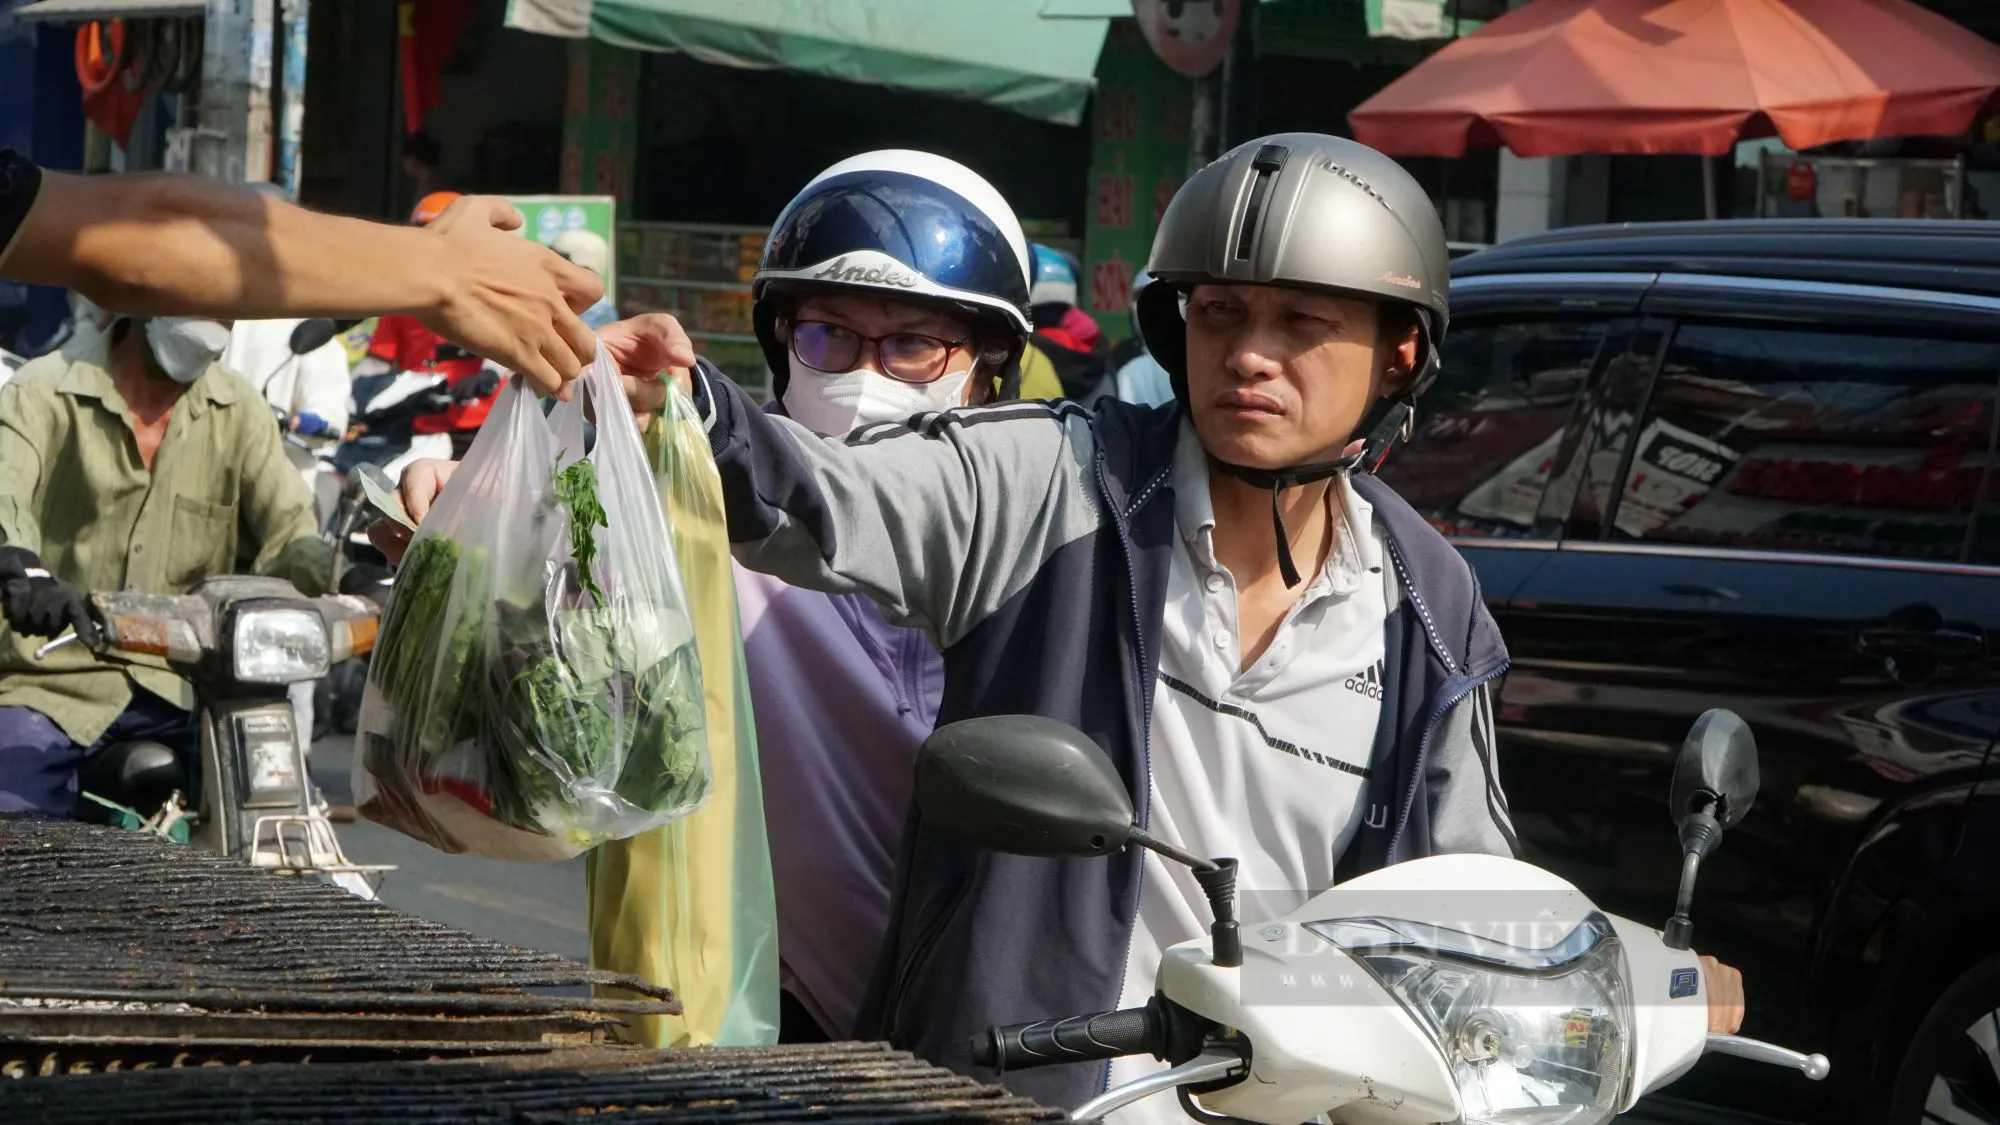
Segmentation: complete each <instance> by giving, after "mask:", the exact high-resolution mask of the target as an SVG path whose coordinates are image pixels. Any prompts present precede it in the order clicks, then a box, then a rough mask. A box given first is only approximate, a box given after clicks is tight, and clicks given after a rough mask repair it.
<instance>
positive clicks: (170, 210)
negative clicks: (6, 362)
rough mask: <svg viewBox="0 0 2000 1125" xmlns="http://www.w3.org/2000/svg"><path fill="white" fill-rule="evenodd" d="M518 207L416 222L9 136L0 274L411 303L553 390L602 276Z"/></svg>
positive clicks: (160, 294)
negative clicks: (50, 163)
mask: <svg viewBox="0 0 2000 1125" xmlns="http://www.w3.org/2000/svg"><path fill="white" fill-rule="evenodd" d="M10 201H11V203H10ZM10 206H11V209H12V210H13V211H14V212H15V213H16V214H18V215H19V216H20V219H19V229H18V230H16V231H12V232H10V231H9V230H8V229H7V226H8V224H7V223H6V222H5V221H4V220H5V218H6V215H5V214H4V212H6V211H7V210H9V208H10ZM520 223H521V219H520V216H519V214H517V213H516V212H515V211H514V209H513V208H512V207H510V206H508V205H507V204H506V203H505V202H504V201H502V200H498V199H492V198H479V197H468V198H466V199H462V200H460V201H458V202H457V203H455V204H453V205H452V207H451V208H450V209H449V210H447V211H446V212H445V213H444V215H443V216H441V217H439V218H438V219H437V220H436V221H435V222H433V223H431V225H430V226H428V227H424V228H421V229H420V228H416V227H402V226H390V225H386V224H382V223H371V222H366V221H363V220H360V219H349V218H342V217H340V216H336V215H326V214H321V213H319V212H315V211H308V210H306V209H304V208H301V207H294V206H291V205H290V204H287V203H283V202H281V201H279V200H276V199H272V198H269V197H267V196H264V195H260V194H258V193H257V192H254V191H250V190H248V189H246V188H239V187H231V186H228V185H225V184H221V183H217V182H215V181H212V180H206V179H202V178H200V177H196V176H182V175H171V174H164V173H154V174H144V175H124V176H70V175H63V174H61V173H56V172H47V171H42V170H39V169H36V168H35V167H34V166H33V165H31V164H28V163H27V161H26V160H24V159H23V158H22V157H20V155H19V154H17V153H12V152H5V151H0V276H4V277H9V278H14V279H16V280H20V281H26V282H30V283H32V284H37V285H59V286H64V287H67V288H70V289H75V290H77V291H78V292H80V293H82V294H84V295H85V296H87V297H89V298H90V299H91V300H93V301H96V302H97V303H98V304H99V305H102V306H104V307H105V308H107V309H111V310H113V311H116V312H121V313H129V314H132V315H137V316H150V315H168V314H176V315H193V316H213V317H218V318H225V319H227V318H237V319H265V318H273V317H294V316H330V317H365V316H374V315H377V314H381V313H407V314H410V315H413V316H416V317H417V318H419V319H420V320H422V321H423V322H424V323H425V324H426V325H428V326H429V327H430V328H431V329H433V330H434V331H436V332H437V333H438V334H439V335H442V336H444V337H446V338H447V339H450V340H452V341H454V342H456V343H458V344H460V345H461V346H463V347H465V348H466V349H468V350H470V351H472V352H474V353H476V354H479V355H483V356H487V357H489V358H492V359H495V360H498V361H499V362H501V363H503V364H505V365H506V366H508V367H510V368H512V369H514V370H517V371H522V372H524V373H526V374H527V375H528V377H529V379H530V380H531V381H532V382H534V384H535V385H536V387H537V388H539V389H541V390H543V391H545V392H553V391H555V390H556V389H557V388H559V387H560V386H562V385H563V384H564V383H565V382H566V381H567V380H569V379H570V378H572V377H574V376H575V375H576V373H577V371H578V370H580V369H581V368H582V365H583V364H585V363H587V362H589V360H590V358H591V356H592V355H593V354H594V352H595V343H594V342H593V340H592V337H591V333H590V330H589V329H587V328H585V327H584V325H583V322H582V321H581V320H580V319H578V318H577V315H576V314H577V312H578V311H580V310H582V309H586V308H589V307H590V305H591V304H592V303H593V302H595V301H596V300H597V299H598V297H599V296H601V295H602V294H603V283H602V282H600V281H599V280H598V278H597V276H596V275H595V274H592V273H590V272H589V271H588V270H584V269H580V268H578V267H576V266H573V265H571V264H570V263H568V262H566V261H564V260H563V259H562V258H561V257H560V256H558V255H556V254H555V253H553V252H551V251H550V250H548V249H547V248H545V247H543V246H541V245H539V244H537V243H536V242H534V241H533V240H532V239H526V238H522V237H520V236H519V235H516V234H513V233H511V232H512V231H513V230H515V229H516V228H518V227H519V226H520ZM10 233H11V234H12V237H11V239H10V238H9V234H10Z"/></svg>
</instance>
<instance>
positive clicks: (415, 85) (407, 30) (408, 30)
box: [396, 0, 472, 133]
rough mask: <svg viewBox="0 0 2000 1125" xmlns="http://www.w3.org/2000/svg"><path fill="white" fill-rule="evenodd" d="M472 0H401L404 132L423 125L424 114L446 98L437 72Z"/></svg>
mask: <svg viewBox="0 0 2000 1125" xmlns="http://www.w3.org/2000/svg"><path fill="white" fill-rule="evenodd" d="M471 11H472V0H401V2H400V3H398V4H397V5H396V28H397V32H398V44H399V46H400V48H401V54H402V62H403V131H404V132H406V133H414V132H416V131H417V130H418V129H421V128H423V124H424V114H426V113H429V112H430V111H431V110H433V109H436V108H437V107H438V105H439V104H440V103H441V102H443V101H444V95H443V94H442V93H440V92H439V90H438V71H439V70H441V69H443V67H444V63H445V60H446V59H448V58H450V57H451V49H452V47H453V46H454V45H455V44H456V43H457V42H458V32H459V29H460V28H462V27H464V26H465V17H466V15H467V14H468V13H470V12H471Z"/></svg>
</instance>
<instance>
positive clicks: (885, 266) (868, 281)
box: [812, 254, 921, 289]
mask: <svg viewBox="0 0 2000 1125" xmlns="http://www.w3.org/2000/svg"><path fill="white" fill-rule="evenodd" d="M847 259H848V255H845V254H842V255H841V256H840V257H838V258H835V259H834V260H833V261H832V262H830V263H828V264H827V265H826V266H825V267H824V268H822V269H821V270H820V271H819V272H818V273H816V274H814V275H812V276H813V280H814V281H841V282H849V283H853V284H860V285H894V286H896V287H898V288H901V289H915V288H916V287H917V284H918V282H919V281H920V280H921V279H920V278H919V277H918V276H917V275H916V274H914V273H912V272H910V271H909V270H906V269H903V268H901V267H899V266H897V265H894V264H892V263H890V262H888V261H886V260H884V261H878V262H876V263H875V264H872V265H870V264H866V263H865V262H857V263H856V264H854V265H849V264H848V262H847Z"/></svg>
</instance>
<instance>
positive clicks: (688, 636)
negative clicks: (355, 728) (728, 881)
mask: <svg viewBox="0 0 2000 1125" xmlns="http://www.w3.org/2000/svg"><path fill="white" fill-rule="evenodd" d="M577 386H578V393H577V394H576V396H575V397H574V399H573V400H572V401H571V402H568V403H563V404H559V405H557V406H556V408H555V409H554V410H553V411H552V412H551V413H550V414H549V416H548V417H546V418H545V417H544V416H543V415H542V412H541V409H540V406H539V404H538V403H537V402H536V401H535V399H534V398H533V396H531V395H530V394H529V393H528V392H527V391H526V390H525V389H524V388H523V387H522V385H521V382H520V380H519V379H518V378H516V379H514V380H511V381H510V382H509V383H508V385H507V386H506V387H505V388H504V389H503V390H502V391H501V393H500V396H499V398H498V399H497V400H496V401H495V403H494V405H493V410H492V412H491V413H490V414H489V415H488V417H487V420H486V422H485V424H484V425H482V426H481V427H480V429H479V434H478V436H477V437H476V438H475V439H474V440H473V443H472V448H471V449H470V450H469V451H467V453H466V456H465V461H464V463H463V464H461V465H460V466H459V468H458V471H457V472H456V473H455V474H453V476H452V478H451V481H450V482H449V483H448V484H447V485H446V486H445V489H444V491H443V492H442V493H440V494H439V496H438V498H437V502H436V503H435V504H434V505H433V506H432V508H431V510H430V512H429V513H428V514H426V516H425V518H424V522H423V525H422V526H421V527H419V528H418V531H417V536H416V538H415V541H414V542H412V543H411V545H410V549H409V551H408V553H407V554H405V556H404V558H403V562H402V564H401V566H400V567H399V568H398V570H397V574H396V584H395V587H394V589H393V591H392V593H391V595H390V600H389V605H388V608H387V609H386V610H385V611H384V613H383V616H382V627H381V631H380V635H379V637H378V638H377V640H376V645H375V652H374V655H373V657H372V658H371V660H370V662H369V669H368V688H367V691H366V693H365V695H364V697H363V699H362V705H361V716H360V723H359V733H358V735H357V750H358V751H359V752H358V753H357V754H356V756H355V769H354V775H355V776H354V792H355V798H356V801H357V803H358V804H359V805H360V809H361V812H362V813H363V814H364V815H366V816H367V817H368V818H369V819H371V820H376V821H380V822H381V823H384V824H387V825H389V826H390V827H392V828H395V829H397V830H398V831H401V832H404V833H406V834H408V835H410V836H413V837H415V838H417V839H419V840H423V841H425V842H426V843H429V844H431V845H432V846H434V847H437V848H439V849H441V850H444V851H449V852H465V853H470V854H474V855H483V856H488V857H492V858H496V859H564V858H568V857H570V856H574V855H577V854H579V853H581V852H583V851H586V850H588V849H590V848H592V847H594V846H596V845H598V844H601V843H603V842H605V841H608V840H616V839H624V838H626V837H630V836H633V835H636V834H638V833H641V832H644V831H646V830H648V829H651V828H655V827H658V826H659V825H661V824H664V823H666V822H668V821H670V820H673V819H676V818H678V817H681V816H684V815H686V814H687V813H689V812H691V811H693V810H694V809H695V808H696V807H697V806H698V805H700V804H701V802H702V800H703V799H704V798H705V797H706V796H707V795H708V790H709V784H710V770H709V756H708V740H707V734H706V730H705V725H706V716H705V711H706V707H705V702H704V697H703V690H702V682H701V660H700V655H699V653H698V651H697V648H696V644H695V636H694V626H693V622H692V619H691V618H690V616H689V613H688V600H687V596H686V593H685V591H684V589H683V587H682V584H681V577H680V570H679V567H678V566H677V564H676V562H675V557H674V544H673V538H672V536H671V535H670V534H669V532H668V529H667V522H666V517H665V514H664V513H663V511H662V509H661V506H660V501H659V497H658V494H657V493H656V492H655V491H654V489H653V479H652V472H651V467H650V465H649V463H648V457H647V455H646V451H645V448H644V446H643V444H642V443H641V440H640V435H639V430H638V425H637V423H636V421H635V420H634V419H633V416H632V412H631V408H630V407H629V406H627V405H626V402H625V396H624V393H623V389H622V388H621V387H620V386H619V383H618V377H617V370H616V367H615V366H614V365H613V364H612V362H611V360H610V359H609V358H608V357H607V356H606V355H605V354H604V352H603V351H602V350H601V349H600V351H599V352H598V357H597V360H596V362H595V363H593V364H591V365H590V367H589V368H588V369H586V370H585V372H584V374H583V376H582V377H581V378H580V379H579V380H578V381H577ZM586 403H589V404H590V405H591V406H594V407H595V409H596V412H597V426H596V435H595V437H596V440H595V444H594V445H592V446H590V447H589V448H587V449H586V427H585V425H584V418H583V411H584V409H585V404H586Z"/></svg>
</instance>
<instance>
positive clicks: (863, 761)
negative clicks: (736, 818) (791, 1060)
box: [736, 567, 944, 1036]
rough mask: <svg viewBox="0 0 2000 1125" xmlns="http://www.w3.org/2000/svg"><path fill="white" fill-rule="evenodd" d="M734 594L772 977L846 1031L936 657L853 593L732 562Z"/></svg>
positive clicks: (929, 710)
mask: <svg viewBox="0 0 2000 1125" xmlns="http://www.w3.org/2000/svg"><path fill="white" fill-rule="evenodd" d="M736 600H737V604H738V606H739V608H740V610H741V613H742V617H743V654H744V657H745V658H746V663H747V664H748V665H749V675H750V698H751V701H752V703H753V704H754V706H755V708H756V719H757V745H758V747H759V755H760V757H761V759H762V764H763V777H764V822H765V824H766V825H767V826H768V828H769V832H770V838H771V875H772V878H773V880H774V881H775V883H776V885H777V895H778V956H779V960H780V962H781V966H782V972H783V975H784V986H785V989H786V990H787V991H789V992H790V993H792V995H793V996H795V997H797V998H798V999H799V1001H800V1003H802V1004H804V1005H805V1007H806V1010H807V1011H809V1012H811V1013H812V1015H813V1018H814V1019H817V1020H818V1021H819V1023H820V1026H821V1027H823V1028H825V1029H826V1030H827V1031H829V1032H832V1033H833V1034H835V1035H836V1036H847V1035H850V1034H852V1033H853V1030H854V1019H855V1014H856V1012H857V1011H858V1010H859V1009H860V1007H861V1000H862V995H863V994H864V993H865V992H866V991H867V988H868V978H869V974H870V972H871V971H872V970H873V969H874V967H875V962H876V960H877V959H878V958H879V957H880V955H881V951H882V937H883V934H884V933H885V932H886V931H887V930H888V927H889V900H890V897H891V891H892V889H893V887H894V885H895V875H896V851H897V849H898V848H899V847H900V846H901V845H902V838H903V821H904V815H905V813H906V811H907V810H908V807H909V803H910V783H911V770H912V763H913V762H914V761H915V759H916V754H917V746H918V745H919V744H920V743H922V742H923V740H924V738H925V736H927V735H929V734H930V732H931V727H932V726H933V725H934V724H935V723H936V721H937V712H938V702H939V700H940V699H942V698H943V695H944V659H943V658H942V657H940V656H939V655H938V653H937V650H936V649H935V648H933V647H931V642H930V640H929V638H927V637H925V636H924V634H923V633H922V632H920V631H918V630H916V629H905V628H902V627H900V626H896V625H891V624H889V623H888V622H886V621H884V620H882V611H881V610H879V609H877V608H876V607H875V603H873V602H871V601H869V600H867V599H866V598H864V597H862V596H861V595H859V594H822V593H819V592H817V591H813V590H802V589H800V588H798V587H796V586H788V585H786V584H785V583H784V582H781V581H779V580H778V579H776V578H772V577H770V576H768V575H763V574H758V573H757V572H755V571H751V570H745V569H743V568H742V567H737V568H736Z"/></svg>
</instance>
